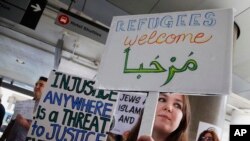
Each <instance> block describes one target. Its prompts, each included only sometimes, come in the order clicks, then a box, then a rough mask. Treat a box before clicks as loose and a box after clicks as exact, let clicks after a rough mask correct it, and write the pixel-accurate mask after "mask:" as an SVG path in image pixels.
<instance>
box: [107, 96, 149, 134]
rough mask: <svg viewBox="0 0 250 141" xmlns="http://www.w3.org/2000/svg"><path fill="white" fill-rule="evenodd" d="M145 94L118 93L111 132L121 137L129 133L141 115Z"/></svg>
mask: <svg viewBox="0 0 250 141" xmlns="http://www.w3.org/2000/svg"><path fill="white" fill-rule="evenodd" d="M146 97H147V94H146V93H135V92H119V93H118V99H117V104H116V108H115V111H114V119H113V121H114V122H113V128H112V129H111V132H112V133H114V134H118V135H123V134H124V133H125V132H126V131H130V130H131V129H132V128H133V127H134V125H135V124H136V123H137V121H138V118H139V117H140V116H141V115H142V112H143V108H144V103H145V101H146Z"/></svg>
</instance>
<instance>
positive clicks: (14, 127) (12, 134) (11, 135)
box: [0, 76, 47, 141]
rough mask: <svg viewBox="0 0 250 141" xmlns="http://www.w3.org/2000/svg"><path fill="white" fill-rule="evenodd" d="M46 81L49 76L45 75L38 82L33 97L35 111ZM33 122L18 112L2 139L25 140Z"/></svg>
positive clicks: (8, 140)
mask: <svg viewBox="0 0 250 141" xmlns="http://www.w3.org/2000/svg"><path fill="white" fill-rule="evenodd" d="M46 82H47V78H46V77H43V76H41V77H40V78H39V80H38V81H37V82H36V85H35V87H34V98H33V100H34V101H35V106H34V112H35V109H36V107H37V105H38V103H39V100H40V98H41V95H42V93H43V91H44V87H45V85H46ZM31 122H32V121H31V120H29V119H25V118H24V117H23V115H20V114H17V116H16V118H15V120H12V121H11V122H10V123H9V124H8V126H7V128H6V129H5V131H4V133H3V135H2V137H1V139H0V141H4V140H5V139H6V141H25V139H26V136H27V134H28V131H29V127H30V125H31Z"/></svg>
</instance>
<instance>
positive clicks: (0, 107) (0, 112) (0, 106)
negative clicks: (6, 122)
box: [0, 98, 5, 127]
mask: <svg viewBox="0 0 250 141" xmlns="http://www.w3.org/2000/svg"><path fill="white" fill-rule="evenodd" d="M1 102H2V101H1V98H0V127H1V126H2V124H3V118H4V115H5V108H4V106H3V104H2V103H1Z"/></svg>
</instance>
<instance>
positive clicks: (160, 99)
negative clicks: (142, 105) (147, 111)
mask: <svg viewBox="0 0 250 141" xmlns="http://www.w3.org/2000/svg"><path fill="white" fill-rule="evenodd" d="M158 101H159V102H166V99H165V98H161V97H160V98H159V99H158Z"/></svg>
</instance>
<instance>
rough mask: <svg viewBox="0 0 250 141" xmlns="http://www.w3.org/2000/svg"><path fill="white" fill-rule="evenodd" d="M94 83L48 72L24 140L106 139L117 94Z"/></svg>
mask: <svg viewBox="0 0 250 141" xmlns="http://www.w3.org/2000/svg"><path fill="white" fill-rule="evenodd" d="M94 83H95V82H94V81H91V80H88V79H85V78H81V77H77V76H74V75H69V74H65V73H61V72H54V71H53V72H51V74H50V76H49V80H48V82H47V85H46V88H45V92H44V93H43V95H42V97H41V100H40V102H39V105H38V108H37V111H36V114H35V115H34V120H33V121H32V125H31V127H30V129H29V133H28V137H27V140H33V139H35V140H37V139H38V140H45V141H58V140H62V141H64V140H68V141H70V140H75V141H80V140H81V141H101V140H106V137H107V131H109V129H110V123H111V119H112V114H113V113H112V112H113V109H114V106H115V102H116V99H117V93H116V92H114V91H104V90H96V89H94V87H93V85H94Z"/></svg>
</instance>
